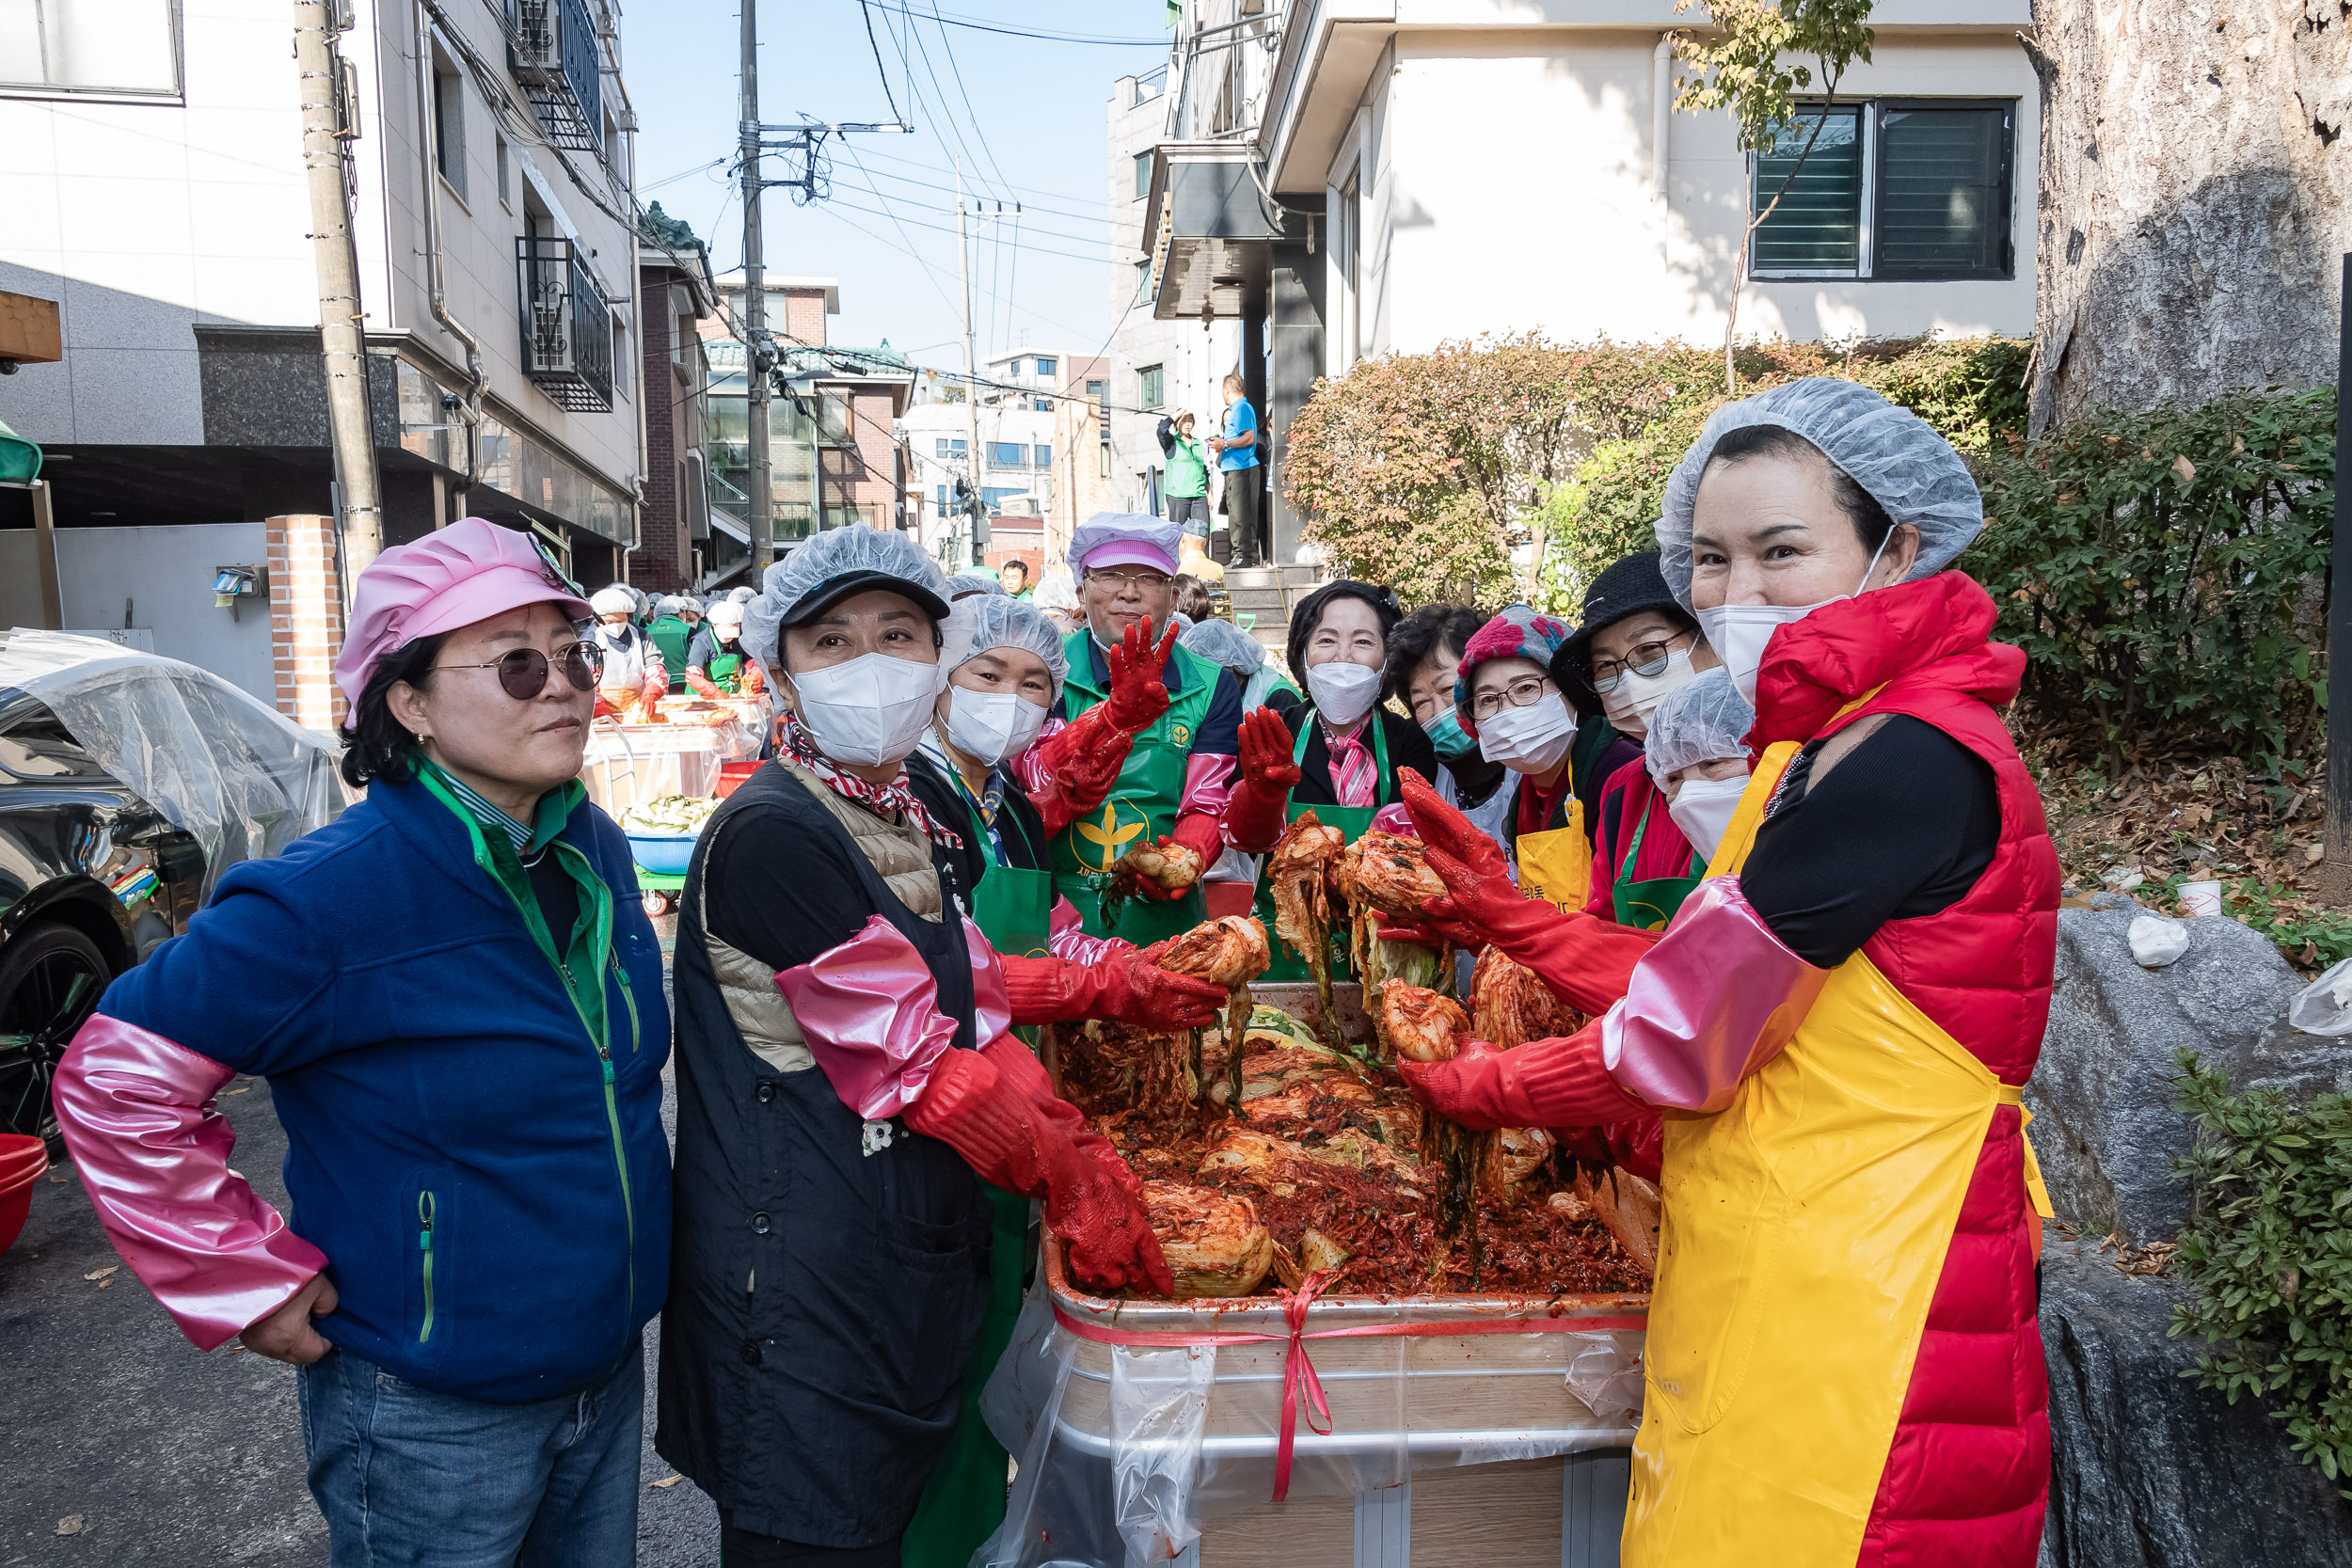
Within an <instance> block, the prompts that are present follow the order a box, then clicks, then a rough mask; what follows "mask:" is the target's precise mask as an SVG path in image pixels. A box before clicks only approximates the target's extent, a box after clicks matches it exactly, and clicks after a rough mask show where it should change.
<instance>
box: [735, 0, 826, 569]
mask: <svg viewBox="0 0 2352 1568" xmlns="http://www.w3.org/2000/svg"><path fill="white" fill-rule="evenodd" d="M739 3H740V4H741V6H742V8H743V94H742V107H741V114H742V124H741V126H740V131H741V135H742V164H743V335H744V337H745V339H746V340H747V341H745V342H744V344H743V360H744V364H743V373H744V376H745V378H746V379H745V383H744V390H745V392H746V393H747V394H748V395H747V398H746V407H745V413H746V415H747V418H748V428H747V429H746V430H745V432H744V436H745V439H746V441H747V442H748V444H749V446H750V449H751V469H752V472H751V481H752V483H751V494H752V515H751V516H750V518H749V519H748V521H749V522H750V523H751V530H752V586H753V587H754V588H758V587H760V586H762V585H763V584H764V583H765V582H766V580H767V577H768V567H769V565H770V563H771V562H773V561H774V560H775V558H776V540H775V495H774V491H773V488H772V486H771V471H770V468H769V462H768V394H769V386H768V372H770V371H771V369H772V368H773V367H774V365H775V350H774V349H773V348H772V347H771V344H770V341H769V337H768V287H767V283H766V280H765V279H764V278H763V277H762V276H761V272H760V267H761V255H760V234H759V195H760V190H761V188H762V187H761V182H760V178H759V0H739ZM819 520H820V521H821V520H822V519H821V517H820V518H819Z"/></svg>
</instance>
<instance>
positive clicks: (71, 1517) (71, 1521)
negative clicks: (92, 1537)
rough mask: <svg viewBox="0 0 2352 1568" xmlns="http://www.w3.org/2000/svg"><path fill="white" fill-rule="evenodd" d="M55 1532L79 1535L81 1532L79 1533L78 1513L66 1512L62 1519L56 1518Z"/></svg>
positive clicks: (79, 1521)
mask: <svg viewBox="0 0 2352 1568" xmlns="http://www.w3.org/2000/svg"><path fill="white" fill-rule="evenodd" d="M57 1533H58V1534H59V1535H79V1534H81V1533H82V1516H81V1515H80V1514H78V1513H69V1514H67V1515H66V1516H65V1517H64V1518H62V1519H60V1520H58V1521H57Z"/></svg>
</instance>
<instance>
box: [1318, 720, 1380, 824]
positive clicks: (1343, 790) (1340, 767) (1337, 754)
mask: <svg viewBox="0 0 2352 1568" xmlns="http://www.w3.org/2000/svg"><path fill="white" fill-rule="evenodd" d="M1379 721H1380V716H1379V715H1378V714H1376V713H1375V714H1374V715H1372V716H1371V717H1370V718H1368V719H1366V720H1365V721H1364V723H1365V724H1367V725H1370V724H1376V723H1378V722H1379ZM1363 735H1364V732H1363V730H1362V729H1361V728H1359V729H1358V730H1357V732H1356V733H1355V734H1354V735H1345V736H1343V735H1341V734H1340V733H1338V732H1337V731H1335V730H1334V729H1332V728H1331V726H1330V725H1328V724H1326V725H1324V726H1323V743H1324V745H1325V747H1326V748H1327V750H1328V751H1329V752H1330V753H1331V793H1332V794H1333V795H1334V796H1336V797H1337V798H1338V799H1337V801H1336V803H1337V804H1339V805H1343V806H1372V805H1377V804H1379V800H1378V795H1379V789H1380V767H1379V764H1378V763H1377V762H1376V761H1375V760H1374V758H1373V754H1372V748H1370V747H1369V746H1366V745H1365V744H1364V741H1363Z"/></svg>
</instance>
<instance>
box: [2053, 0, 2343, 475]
mask: <svg viewBox="0 0 2352 1568" xmlns="http://www.w3.org/2000/svg"><path fill="white" fill-rule="evenodd" d="M2033 13H2034V27H2033V31H2032V32H2031V33H2028V34H2024V35H2021V40H2022V41H2023V42H2024V43H2025V45H2026V54H2027V55H2028V56H2029V57H2030V58H2031V59H2032V60H2033V62H2034V67H2035V70H2036V71H2038V72H2039V73H2040V75H2041V78H2042V194H2041V213H2040V225H2041V234H2040V242H2039V247H2038V248H2039V252H2040V257H2039V268H2040V290H2039V311H2038V318H2039V319H2038V321H2037V324H2036V329H2035V333H2034V345H2035V346H2034V364H2033V385H2032V398H2033V410H2032V428H2033V430H2034V432H2035V433H2036V434H2040V433H2041V432H2042V431H2045V430H2049V429H2052V428H2054V427H2057V426H2061V425H2064V424H2066V423H2068V422H2070V421H2071V420H2074V419H2075V418H2076V417H2078V416H2080V415H2081V414H2083V413H2085V412H2086V411H2088V410H2090V409H2092V408H2100V407H2107V408H2147V407H2152V406H2154V405H2155V404H2163V403H2200V402H2203V401H2206V400H2208V399H2210V398H2212V397H2214V396H2216V395H2217V394H2219V393H2222V392H2226V391H2229V390H2232V389H2233V388H2245V387H2263V386H2272V385H2292V386H2312V385H2316V384H2320V383H2325V382H2331V381H2333V380H2334V379H2335V372H2336V365H2335V360H2336V330H2337V328H2336V320H2337V299H2336V293H2337V287H2338V284H2337V279H2338V276H2339V269H2340V267H2341V265H2342V262H2341V261H2340V260H2339V258H2340V257H2342V255H2343V254H2344V252H2345V251H2346V250H2352V142H2348V141H2345V140H2344V133H2345V132H2346V131H2347V130H2352V0H2035V3H2034V8H2033Z"/></svg>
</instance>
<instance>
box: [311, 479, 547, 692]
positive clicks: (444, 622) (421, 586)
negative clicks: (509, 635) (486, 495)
mask: <svg viewBox="0 0 2352 1568" xmlns="http://www.w3.org/2000/svg"><path fill="white" fill-rule="evenodd" d="M533 604H551V605H554V606H555V607H556V608H557V609H558V610H562V611H563V612H564V614H565V615H567V616H569V617H570V618H571V619H573V620H575V621H582V620H586V619H587V618H588V617H589V615H590V614H591V613H592V612H591V611H590V610H589V608H588V601H587V600H585V599H583V598H581V597H580V595H579V594H577V593H576V592H574V591H573V588H572V585H571V584H570V583H567V582H565V581H564V578H563V575H562V574H561V573H559V572H558V571H556V569H555V567H554V566H553V565H552V564H550V563H549V562H548V558H547V557H545V556H543V555H541V554H540V553H539V546H537V545H536V544H534V543H533V542H532V537H531V535H529V534H528V533H522V532H518V531H516V530H514V529H511V528H501V527H499V525H498V524H496V523H493V522H489V521H486V520H485V519H484V518H481V517H461V518H459V519H458V520H457V521H456V522H453V523H452V524H450V526H449V527H447V528H445V529H441V530H439V531H436V532H433V533H428V534H426V535H425V536H424V537H423V538H421V539H420V540H418V541H417V542H416V543H415V544H412V545H395V546H392V547H391V548H390V549H389V550H386V551H385V552H384V553H383V554H382V555H379V556H377V557H376V558H375V559H374V560H373V562H369V564H368V569H367V570H366V571H364V572H361V573H360V574H359V581H358V584H357V585H356V586H355V587H354V588H353V589H352V594H351V626H350V628H349V629H348V630H347V631H346V632H345V633H344V636H343V651H342V657H340V658H338V659H336V660H335V684H336V685H337V686H339V687H341V688H342V691H343V697H344V700H345V701H346V702H347V703H348V704H349V705H350V714H348V715H346V717H345V718H344V721H343V722H344V724H345V726H346V727H348V726H349V724H350V723H351V720H352V716H356V715H357V713H358V706H359V693H360V692H362V691H364V690H366V689H367V686H368V680H369V678H370V677H371V676H373V674H374V673H375V667H376V666H377V665H379V664H381V663H383V662H384V660H386V659H387V658H389V657H391V656H392V655H394V654H396V653H398V652H399V651H400V650H401V649H403V648H405V647H406V646H407V645H408V644H409V643H411V642H414V641H416V640H417V639H418V638H420V637H431V636H434V635H435V634H436V633H438V632H445V631H454V630H456V629H457V628H458V627H459V626H472V625H473V624H474V623H475V622H476V621H486V620H488V619H489V618H490V617H491V616H493V615H503V614H504V613H505V612H506V611H508V610H519V609H521V608H522V607H523V606H524V605H533Z"/></svg>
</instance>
